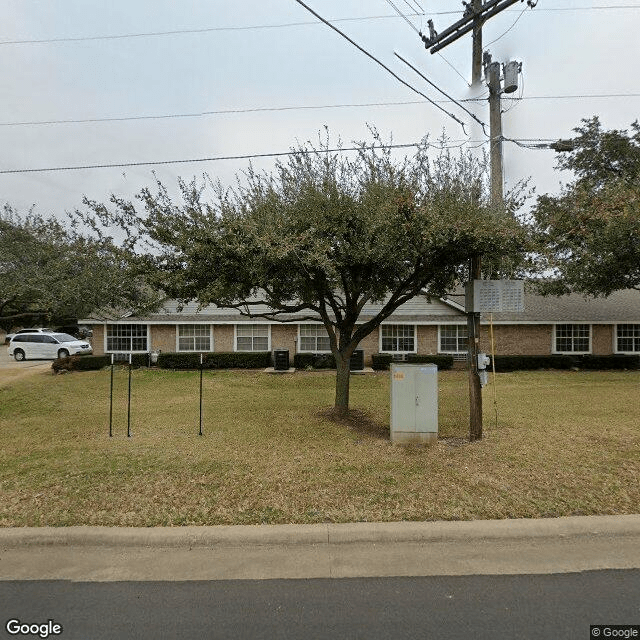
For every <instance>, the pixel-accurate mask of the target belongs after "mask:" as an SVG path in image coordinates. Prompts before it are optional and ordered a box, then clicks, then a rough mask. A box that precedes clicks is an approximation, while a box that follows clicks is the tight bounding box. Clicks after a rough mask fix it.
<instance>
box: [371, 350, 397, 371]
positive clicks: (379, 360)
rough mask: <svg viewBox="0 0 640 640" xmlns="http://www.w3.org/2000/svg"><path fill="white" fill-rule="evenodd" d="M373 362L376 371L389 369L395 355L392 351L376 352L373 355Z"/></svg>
mask: <svg viewBox="0 0 640 640" xmlns="http://www.w3.org/2000/svg"><path fill="white" fill-rule="evenodd" d="M371 362H372V364H371V366H372V367H373V369H374V371H388V370H389V366H390V365H391V363H392V362H393V356H392V355H391V354H390V353H374V354H373V355H372V356H371Z"/></svg>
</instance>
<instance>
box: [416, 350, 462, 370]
mask: <svg viewBox="0 0 640 640" xmlns="http://www.w3.org/2000/svg"><path fill="white" fill-rule="evenodd" d="M407 362H408V363H409V364H435V365H437V367H438V369H439V370H440V371H445V370H447V369H453V356H447V355H440V356H428V355H422V354H418V353H410V354H409V355H408V356H407Z"/></svg>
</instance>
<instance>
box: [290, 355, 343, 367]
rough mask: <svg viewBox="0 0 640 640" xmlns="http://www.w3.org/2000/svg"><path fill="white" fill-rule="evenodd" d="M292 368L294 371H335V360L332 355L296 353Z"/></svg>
mask: <svg viewBox="0 0 640 640" xmlns="http://www.w3.org/2000/svg"><path fill="white" fill-rule="evenodd" d="M293 366H294V367H295V368H296V369H335V368H336V359H335V358H334V357H333V354H332V353H296V354H295V355H294V356H293Z"/></svg>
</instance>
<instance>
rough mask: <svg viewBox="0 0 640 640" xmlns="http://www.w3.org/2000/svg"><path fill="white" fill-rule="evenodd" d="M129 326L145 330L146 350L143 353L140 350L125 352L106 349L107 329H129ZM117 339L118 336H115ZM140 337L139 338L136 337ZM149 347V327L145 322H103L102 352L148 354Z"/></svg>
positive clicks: (125, 350)
mask: <svg viewBox="0 0 640 640" xmlns="http://www.w3.org/2000/svg"><path fill="white" fill-rule="evenodd" d="M130 326H139V327H142V326H144V327H146V329H147V348H146V349H145V350H143V351H141V350H137V349H136V350H127V349H124V350H123V349H108V348H107V341H108V338H109V336H108V331H109V327H130ZM111 337H113V336H111ZM115 337H118V336H115ZM137 337H140V336H137ZM149 345H151V327H150V325H149V324H148V323H146V322H105V324H104V352H105V353H149Z"/></svg>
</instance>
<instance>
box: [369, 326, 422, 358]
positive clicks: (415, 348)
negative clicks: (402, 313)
mask: <svg viewBox="0 0 640 640" xmlns="http://www.w3.org/2000/svg"><path fill="white" fill-rule="evenodd" d="M384 327H412V328H413V349H410V350H404V349H403V350H389V349H383V348H382V329H383V328H384ZM378 353H418V325H416V324H410V323H408V322H385V323H384V324H381V325H380V327H379V329H378Z"/></svg>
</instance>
